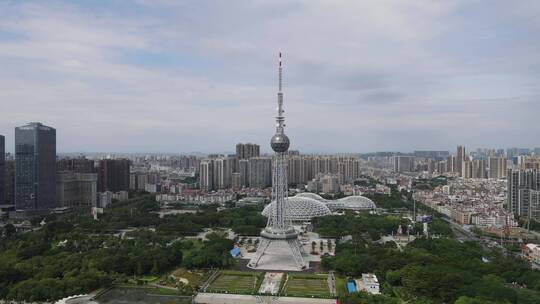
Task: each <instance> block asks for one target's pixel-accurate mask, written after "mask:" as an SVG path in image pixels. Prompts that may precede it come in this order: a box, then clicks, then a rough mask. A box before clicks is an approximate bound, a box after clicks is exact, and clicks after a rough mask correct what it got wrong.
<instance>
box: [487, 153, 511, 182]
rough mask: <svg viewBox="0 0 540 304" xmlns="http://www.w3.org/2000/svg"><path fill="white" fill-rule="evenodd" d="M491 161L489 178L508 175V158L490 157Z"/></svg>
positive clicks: (489, 160)
mask: <svg viewBox="0 0 540 304" xmlns="http://www.w3.org/2000/svg"><path fill="white" fill-rule="evenodd" d="M488 162H489V178H495V179H499V178H503V177H506V172H507V171H506V158H504V157H490V158H488Z"/></svg>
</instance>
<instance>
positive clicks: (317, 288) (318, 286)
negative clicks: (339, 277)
mask: <svg viewBox="0 0 540 304" xmlns="http://www.w3.org/2000/svg"><path fill="white" fill-rule="evenodd" d="M327 279H328V276H327V275H303V274H291V275H289V278H288V280H287V282H286V283H285V285H284V286H283V291H282V292H281V294H282V295H283V296H292V297H316V298H331V297H332V295H331V293H330V290H329V288H328V281H327Z"/></svg>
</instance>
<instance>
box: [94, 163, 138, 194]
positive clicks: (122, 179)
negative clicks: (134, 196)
mask: <svg viewBox="0 0 540 304" xmlns="http://www.w3.org/2000/svg"><path fill="white" fill-rule="evenodd" d="M129 168H130V162H129V160H128V159H102V160H101V161H100V162H99V170H98V191H99V192H105V191H112V192H118V191H128V190H129Z"/></svg>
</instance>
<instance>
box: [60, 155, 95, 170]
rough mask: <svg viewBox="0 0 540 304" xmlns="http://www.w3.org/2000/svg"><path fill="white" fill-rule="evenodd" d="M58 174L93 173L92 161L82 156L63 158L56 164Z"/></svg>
mask: <svg viewBox="0 0 540 304" xmlns="http://www.w3.org/2000/svg"><path fill="white" fill-rule="evenodd" d="M56 170H57V171H58V172H65V171H71V172H75V173H94V172H95V169H94V161H93V160H91V159H87V158H85V157H84V156H83V157H79V158H63V159H60V160H58V161H57V162H56Z"/></svg>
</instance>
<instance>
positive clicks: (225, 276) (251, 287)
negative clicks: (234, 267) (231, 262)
mask: <svg viewBox="0 0 540 304" xmlns="http://www.w3.org/2000/svg"><path fill="white" fill-rule="evenodd" d="M260 281H261V280H260V278H259V275H258V274H257V273H249V272H233V271H223V272H221V273H220V274H219V275H218V277H217V278H216V279H214V281H213V282H212V283H210V286H209V287H208V289H207V291H209V292H224V293H239V294H245V293H253V292H256V291H257V290H258V287H259V284H260Z"/></svg>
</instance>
